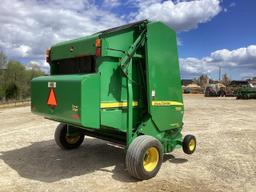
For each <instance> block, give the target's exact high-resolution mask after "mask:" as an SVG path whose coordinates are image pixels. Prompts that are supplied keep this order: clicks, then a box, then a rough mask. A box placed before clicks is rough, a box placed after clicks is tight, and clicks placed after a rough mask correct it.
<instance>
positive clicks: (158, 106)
mask: <svg viewBox="0 0 256 192" xmlns="http://www.w3.org/2000/svg"><path fill="white" fill-rule="evenodd" d="M146 59H147V62H146V68H147V70H146V71H147V84H148V90H147V95H148V110H149V112H150V114H151V116H152V119H153V121H154V123H155V124H156V125H157V127H158V129H159V130H160V131H165V130H168V129H172V128H180V127H182V117H183V99H182V90H181V81H180V71H179V63H178V52H177V46H176V34H175V32H174V31H173V30H171V29H170V28H168V27H167V26H165V25H164V24H162V23H160V22H153V23H149V24H148V25H147V45H146Z"/></svg>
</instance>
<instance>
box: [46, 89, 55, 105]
mask: <svg viewBox="0 0 256 192" xmlns="http://www.w3.org/2000/svg"><path fill="white" fill-rule="evenodd" d="M47 104H48V105H49V106H51V107H56V106H57V100H56V97H55V92H54V89H53V88H51V89H50V93H49V96H48V101H47Z"/></svg>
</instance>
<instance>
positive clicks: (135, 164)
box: [31, 20, 196, 179]
mask: <svg viewBox="0 0 256 192" xmlns="http://www.w3.org/2000/svg"><path fill="white" fill-rule="evenodd" d="M47 60H48V62H49V63H50V72H51V75H50V76H44V77H38V78H35V79H33V80H32V98H31V110H32V112H33V113H36V114H39V115H42V116H45V117H46V118H48V119H51V120H55V121H58V122H61V123H60V124H59V126H58V127H57V129H56V132H55V141H56V143H57V144H58V145H59V146H60V147H61V148H63V149H74V148H77V147H79V146H80V145H81V144H82V142H83V140H84V135H88V136H93V137H96V138H100V139H105V140H108V141H111V142H115V143H118V144H121V145H123V146H124V148H125V150H126V161H125V163H126V167H127V170H128V172H129V173H130V174H131V175H132V176H133V177H136V178H138V179H149V178H151V177H154V176H155V175H156V174H157V172H158V171H159V169H160V167H161V164H162V161H163V154H164V153H169V152H171V151H173V150H174V149H175V148H177V147H182V148H183V151H184V152H185V153H187V154H192V153H193V152H194V151H195V148H196V138H195V137H194V136H193V135H187V136H185V137H184V138H183V137H182V134H181V130H182V127H183V121H182V119H183V113H184V105H183V99H182V89H181V80H180V73H179V64H178V53H177V46H176V34H175V32H174V31H173V30H172V29H170V28H169V27H167V26H166V25H165V24H163V23H161V22H149V21H147V20H144V21H140V22H136V23H132V24H128V25H124V26H121V27H117V28H113V29H109V30H106V31H102V32H98V33H96V34H93V35H91V36H87V37H82V38H80V39H76V40H72V41H67V42H63V43H58V44H56V45H54V46H52V47H51V49H50V50H49V51H48V54H47ZM88 155H90V154H88ZM99 158H101V157H99Z"/></svg>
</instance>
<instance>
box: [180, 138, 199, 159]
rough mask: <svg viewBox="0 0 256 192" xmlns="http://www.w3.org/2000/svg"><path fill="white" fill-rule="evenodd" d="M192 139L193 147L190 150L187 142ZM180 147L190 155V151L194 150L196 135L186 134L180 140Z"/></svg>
mask: <svg viewBox="0 0 256 192" xmlns="http://www.w3.org/2000/svg"><path fill="white" fill-rule="evenodd" d="M192 139H193V140H194V141H195V147H194V149H193V150H190V149H189V143H190V141H191V140H192ZM182 149H183V152H184V153H186V154H188V155H191V154H192V153H194V152H195V150H196V137H195V136H194V135H186V136H185V137H184V139H183V142H182Z"/></svg>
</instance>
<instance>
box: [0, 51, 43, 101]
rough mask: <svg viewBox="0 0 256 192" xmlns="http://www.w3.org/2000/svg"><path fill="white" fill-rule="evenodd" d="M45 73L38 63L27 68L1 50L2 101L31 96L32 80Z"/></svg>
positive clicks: (0, 78)
mask: <svg viewBox="0 0 256 192" xmlns="http://www.w3.org/2000/svg"><path fill="white" fill-rule="evenodd" d="M42 75H45V73H44V72H43V71H42V70H41V69H40V68H39V66H37V65H32V66H31V67H29V68H26V67H25V66H24V65H23V64H21V63H20V62H19V61H15V60H8V59H7V56H6V55H5V54H4V53H3V52H2V51H1V52H0V101H5V100H19V99H26V98H29V97H30V90H31V89H30V81H31V80H32V79H33V78H34V77H38V76H42Z"/></svg>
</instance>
